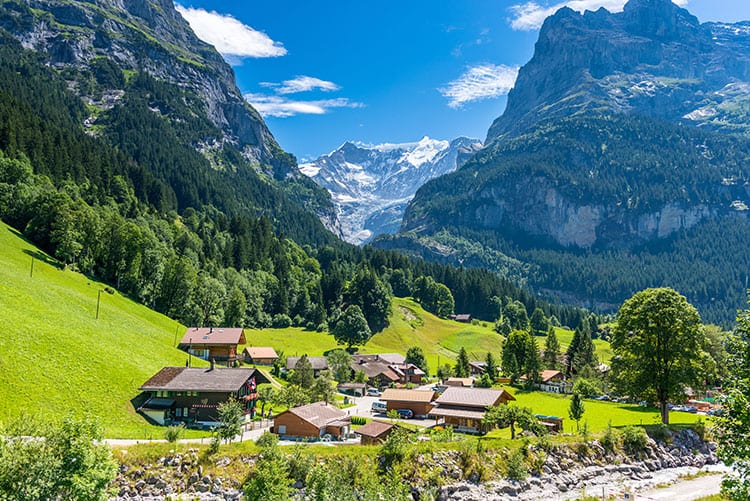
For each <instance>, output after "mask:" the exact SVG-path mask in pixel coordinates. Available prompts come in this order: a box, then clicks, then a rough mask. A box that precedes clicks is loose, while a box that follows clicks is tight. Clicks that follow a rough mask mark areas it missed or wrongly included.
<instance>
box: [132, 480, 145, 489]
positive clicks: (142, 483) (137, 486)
mask: <svg viewBox="0 0 750 501" xmlns="http://www.w3.org/2000/svg"><path fill="white" fill-rule="evenodd" d="M133 487H134V488H135V490H137V491H142V490H143V489H144V488H145V487H146V481H145V480H139V481H137V482H136V483H135V485H134V486H133Z"/></svg>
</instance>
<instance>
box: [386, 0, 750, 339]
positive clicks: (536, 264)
mask: <svg viewBox="0 0 750 501" xmlns="http://www.w3.org/2000/svg"><path fill="white" fill-rule="evenodd" d="M745 27H746V25H745V24H742V23H741V24H739V25H736V26H734V27H733V29H730V28H732V27H730V26H727V25H700V24H699V23H698V22H697V20H696V19H695V18H694V17H693V16H692V15H690V14H689V13H688V12H687V11H685V10H684V9H680V8H679V7H677V6H675V5H674V4H672V3H671V2H670V1H669V0H631V1H630V2H629V3H628V4H627V5H626V7H625V10H624V12H622V13H619V14H610V13H609V12H607V11H605V10H603V9H602V10H599V11H597V12H596V13H592V12H587V13H586V14H584V15H581V14H578V13H575V12H573V11H571V10H570V9H562V10H561V11H560V12H558V13H557V14H556V15H554V16H552V17H551V18H549V19H547V21H546V22H545V24H544V27H543V28H542V30H541V33H540V38H539V42H538V43H537V45H536V52H535V55H534V57H533V59H532V60H531V61H530V62H529V63H528V64H527V65H526V66H525V67H524V68H522V69H521V71H520V73H519V77H518V80H517V82H516V87H515V88H514V90H513V91H512V92H511V94H510V96H509V101H508V108H507V110H506V111H505V113H504V114H503V116H502V117H500V118H499V119H498V120H496V121H495V123H494V124H493V126H492V128H491V129H490V132H489V134H488V143H487V145H486V146H485V148H484V149H483V150H482V151H480V152H479V153H478V154H477V155H476V156H475V157H474V158H473V159H472V160H470V161H469V162H467V163H466V164H465V165H464V167H463V168H461V169H459V170H458V171H457V172H455V173H453V174H449V175H447V176H444V177H441V178H439V179H436V180H433V181H431V182H429V183H427V184H426V185H425V186H423V187H422V188H421V189H420V190H419V191H418V192H417V194H416V196H415V198H414V201H413V202H412V203H411V204H410V206H409V207H408V208H407V210H406V213H405V216H404V221H403V225H402V228H401V235H400V236H398V237H395V238H391V239H388V238H383V239H381V240H380V241H378V242H376V243H375V245H376V246H379V247H383V248H391V249H405V250H407V251H408V252H410V253H412V254H418V255H422V256H430V255H432V256H438V258H439V259H440V260H441V261H442V262H453V263H472V265H483V266H488V267H490V268H492V269H495V270H497V271H500V272H505V273H509V274H510V275H511V276H515V277H516V278H517V279H521V280H527V281H528V282H527V283H528V284H529V285H530V286H531V287H532V288H533V289H535V290H537V291H541V292H545V293H547V294H552V295H555V296H557V297H562V298H565V299H566V300H569V301H576V302H578V303H579V304H585V305H588V306H592V307H595V308H600V309H603V310H606V311H608V310H611V309H612V308H614V307H616V305H618V304H620V303H621V302H622V301H623V300H624V299H626V298H627V297H629V296H630V295H631V294H632V293H634V292H635V291H637V290H640V289H642V288H645V287H648V286H660V285H665V286H672V287H675V288H677V289H679V290H680V291H681V292H682V293H684V294H686V295H687V297H688V298H689V300H690V301H691V302H693V303H694V304H696V305H697V306H698V307H699V308H700V310H701V312H702V313H703V314H704V316H705V318H706V320H709V321H714V322H722V323H725V324H728V323H731V322H732V321H733V319H734V316H735V312H736V310H737V308H739V307H741V306H742V305H743V304H744V301H745V299H746V295H745V287H746V286H747V276H746V275H747V273H746V270H747V269H748V266H749V265H750V254H748V252H747V250H746V248H745V246H744V244H743V243H742V242H744V241H747V239H748V237H750V224H749V223H748V221H747V209H748V207H749V206H750V191H749V189H748V186H749V185H748V175H749V174H750V172H748V165H750V163H748V160H750V141H748V138H747V136H746V135H745V128H746V126H747V125H748V123H750V122H748V120H747V117H746V116H745V115H744V112H742V110H743V109H744V105H743V103H744V102H745V101H746V100H747V99H749V98H750V93H748V91H747V89H750V87H747V88H745V87H744V85H745V84H744V83H743V82H744V81H745V80H750V73H748V68H750V66H748V57H747V53H748V52H747V50H746V49H747V46H748V45H749V44H748V37H747V33H746V30H745ZM732 33H734V35H731V34H732ZM631 47H634V49H633V50H632V51H631ZM685 60H689V61H691V64H685ZM692 63H694V64H692ZM686 71H687V72H690V74H689V75H688V74H686V73H685V72H686ZM545 75H546V76H545ZM688 78H689V79H690V81H689V82H687V80H686V79H688ZM740 79H744V80H740ZM688 83H689V85H688ZM623 89H627V90H628V92H627V93H625V91H624V90H623ZM740 89H745V90H744V91H740ZM730 91H731V92H730ZM689 96H692V97H690V98H688V97H689ZM709 101H710V102H711V103H713V104H706V103H708V102H709ZM706 107H711V109H712V110H714V111H715V113H713V112H712V114H706V113H698V112H697V111H700V110H705V109H707V108H706ZM696 110H697V111H696ZM693 112H696V113H693ZM709 115H710V117H709ZM699 118H700V120H699ZM694 125H701V126H700V127H696V126H694Z"/></svg>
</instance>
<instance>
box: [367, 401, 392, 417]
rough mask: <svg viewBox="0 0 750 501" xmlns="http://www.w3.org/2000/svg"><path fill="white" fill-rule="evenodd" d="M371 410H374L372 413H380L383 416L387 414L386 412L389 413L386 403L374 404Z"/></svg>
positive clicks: (378, 402)
mask: <svg viewBox="0 0 750 501" xmlns="http://www.w3.org/2000/svg"><path fill="white" fill-rule="evenodd" d="M370 409H372V412H379V413H381V414H385V413H386V412H388V406H387V405H385V402H380V401H377V402H373V403H372V407H370Z"/></svg>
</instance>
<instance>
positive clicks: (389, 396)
mask: <svg viewBox="0 0 750 501" xmlns="http://www.w3.org/2000/svg"><path fill="white" fill-rule="evenodd" d="M380 400H383V401H386V402H387V401H389V400H390V401H394V402H420V403H430V402H432V401H433V400H435V392H434V391H429V390H427V391H425V390H399V389H396V388H388V389H386V390H385V391H384V392H383V394H382V395H381V396H380Z"/></svg>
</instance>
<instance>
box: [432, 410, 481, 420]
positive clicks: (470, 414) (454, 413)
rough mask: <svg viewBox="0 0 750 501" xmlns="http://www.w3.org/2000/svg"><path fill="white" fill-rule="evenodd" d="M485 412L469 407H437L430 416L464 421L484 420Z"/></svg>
mask: <svg viewBox="0 0 750 501" xmlns="http://www.w3.org/2000/svg"><path fill="white" fill-rule="evenodd" d="M484 415H485V411H484V410H477V409H476V408H469V407H435V408H434V409H432V410H431V411H430V413H429V414H428V416H431V417H432V416H434V417H458V418H464V419H484Z"/></svg>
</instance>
